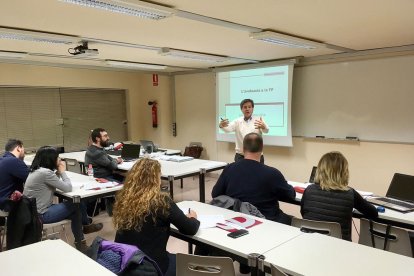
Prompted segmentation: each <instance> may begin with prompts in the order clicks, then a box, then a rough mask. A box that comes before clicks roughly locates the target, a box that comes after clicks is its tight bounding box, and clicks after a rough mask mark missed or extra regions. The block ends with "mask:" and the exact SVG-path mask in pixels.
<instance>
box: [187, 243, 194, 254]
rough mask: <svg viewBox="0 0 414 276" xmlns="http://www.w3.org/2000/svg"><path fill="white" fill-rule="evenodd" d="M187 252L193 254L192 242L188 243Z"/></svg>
mask: <svg viewBox="0 0 414 276" xmlns="http://www.w3.org/2000/svg"><path fill="white" fill-rule="evenodd" d="M188 254H193V244H192V243H191V242H189V243H188Z"/></svg>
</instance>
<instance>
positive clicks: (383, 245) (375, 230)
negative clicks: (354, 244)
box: [359, 218, 413, 257]
mask: <svg viewBox="0 0 414 276" xmlns="http://www.w3.org/2000/svg"><path fill="white" fill-rule="evenodd" d="M359 244H363V245H368V246H372V247H375V248H378V249H383V250H386V251H390V252H394V253H397V254H401V255H405V256H408V257H413V252H412V249H411V242H410V236H409V234H408V232H407V230H405V229H402V228H398V227H394V226H391V225H386V224H382V223H378V222H373V221H370V220H367V219H363V218H361V226H360V234H359Z"/></svg>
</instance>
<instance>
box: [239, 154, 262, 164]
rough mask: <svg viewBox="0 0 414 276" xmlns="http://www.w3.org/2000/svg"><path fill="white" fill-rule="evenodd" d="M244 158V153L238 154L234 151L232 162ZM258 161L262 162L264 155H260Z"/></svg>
mask: <svg viewBox="0 0 414 276" xmlns="http://www.w3.org/2000/svg"><path fill="white" fill-rule="evenodd" d="M243 159H244V155H242V154H240V153H236V154H235V155H234V162H237V161H240V160H243ZM260 163H262V164H264V156H263V154H262V156H260Z"/></svg>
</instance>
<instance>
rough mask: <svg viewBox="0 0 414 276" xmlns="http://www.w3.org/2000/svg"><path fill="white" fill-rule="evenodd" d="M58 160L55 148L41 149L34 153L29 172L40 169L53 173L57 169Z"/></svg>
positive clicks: (46, 147) (45, 147)
mask: <svg viewBox="0 0 414 276" xmlns="http://www.w3.org/2000/svg"><path fill="white" fill-rule="evenodd" d="M58 160H59V153H58V151H57V150H56V148H54V147H50V146H44V147H41V148H39V149H38V150H37V152H36V155H35V158H34V159H33V162H32V165H31V166H30V171H31V172H33V171H35V170H37V169H39V168H40V167H42V168H46V169H50V170H52V171H54V170H56V169H57V166H58V165H57V164H58Z"/></svg>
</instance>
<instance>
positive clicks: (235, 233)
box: [227, 229, 249, 239]
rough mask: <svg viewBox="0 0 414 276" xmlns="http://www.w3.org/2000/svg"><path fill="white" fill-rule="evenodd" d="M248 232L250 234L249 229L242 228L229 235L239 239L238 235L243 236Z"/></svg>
mask: <svg viewBox="0 0 414 276" xmlns="http://www.w3.org/2000/svg"><path fill="white" fill-rule="evenodd" d="M247 234H249V231H247V230H246V229H240V230H237V231H234V232H231V233H228V234H227V236H228V237H230V238H233V239H237V238H238V237H241V236H244V235H247Z"/></svg>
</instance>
